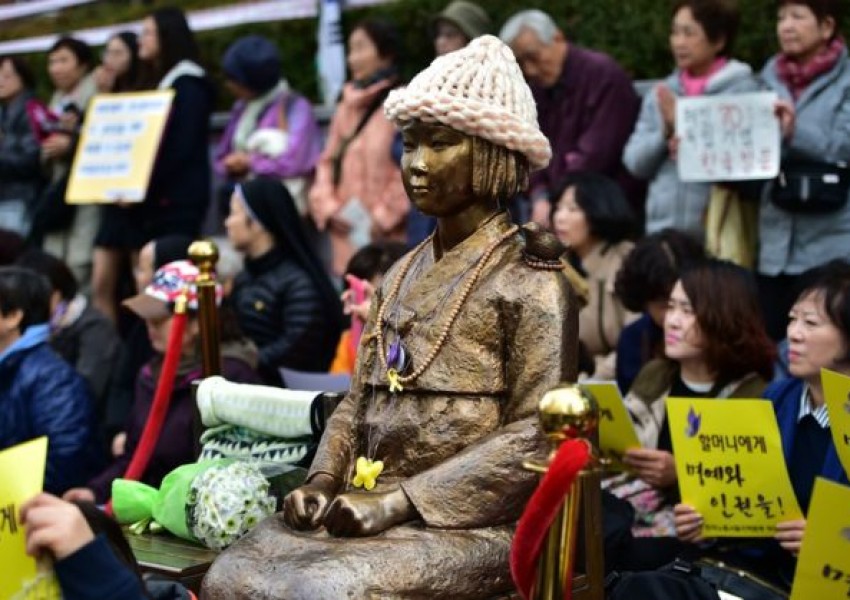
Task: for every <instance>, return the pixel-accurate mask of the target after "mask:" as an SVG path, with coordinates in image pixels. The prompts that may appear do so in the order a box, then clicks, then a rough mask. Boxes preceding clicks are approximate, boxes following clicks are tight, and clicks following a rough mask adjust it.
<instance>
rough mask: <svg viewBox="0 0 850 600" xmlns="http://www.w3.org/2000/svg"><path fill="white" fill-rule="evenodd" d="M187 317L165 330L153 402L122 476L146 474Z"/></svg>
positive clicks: (134, 477)
mask: <svg viewBox="0 0 850 600" xmlns="http://www.w3.org/2000/svg"><path fill="white" fill-rule="evenodd" d="M186 320H187V317H186V314H185V313H176V314H175V315H174V317H173V319H172V321H171V329H170V331H169V332H168V348H167V349H166V352H165V358H164V359H163V361H162V371H161V372H160V374H159V381H157V384H156V393H155V394H154V397H153V404H152V405H151V410H150V412H149V413H148V419H147V421H146V422H145V428H144V429H143V430H142V435H141V437H140V438H139V444H138V446H136V451H135V452H133V458H132V459H131V460H130V464H129V465H128V466H127V471H126V472H125V473H124V479H132V480H134V481H138V480H139V479H140V478H141V477H142V475H144V474H145V470H146V469H147V468H148V463H149V462H150V460H151V456H153V451H154V448H156V444H157V442H158V441H159V434H160V432H161V431H162V425H163V423H164V422H165V415H167V414H168V407H169V405H170V404H171V392H172V391H173V390H174V378H175V377H176V375H177V366H178V365H179V364H180V354H181V353H182V350H183V332H184V331H185V330H186ZM106 511H107V513H109V514H110V515H111V514H112V500H110V501H109V503H108V504H107V506H106Z"/></svg>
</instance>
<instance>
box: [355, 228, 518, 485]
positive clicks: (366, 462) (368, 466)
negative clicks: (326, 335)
mask: <svg viewBox="0 0 850 600" xmlns="http://www.w3.org/2000/svg"><path fill="white" fill-rule="evenodd" d="M518 230H519V227H517V226H516V225H514V226H512V227H511V228H510V229H508V231H506V232H505V233H503V234H502V235H501V236H499V237H498V238H496V239H495V240H493V242H491V243H490V245H489V246H487V248H486V249H485V250H484V253H483V254H482V255H481V258H479V259H478V263H477V264H476V265H475V269H474V270H473V271H472V275H471V276H470V277H469V279H467V280H466V283H465V284H464V287H463V290H462V291H461V293H460V296H458V299H457V301H456V302H455V303H454V306H453V307H452V309H451V311H450V312H449V318H448V320H447V321H446V323H445V325H443V329H442V330H441V331H440V335H439V336H438V337H437V341H436V343H435V344H434V347H433V348H431V350H430V351H429V352H428V354H427V355H426V357H425V360H423V361H422V363H421V364H419V365H418V366H417V367H416V369H414V371H413V372H412V373H410V374H408V375H402V372H403V371H404V369H405V367H406V365H407V363H408V357H407V354H406V351H405V350H404V347H403V346H402V344H401V341H400V340H399V337H398V335H396V339H395V340H394V341H393V342H392V344H390V347H389V348H388V349H386V350H385V349H384V333H383V326H384V322H385V321H386V312H387V307H388V306H389V305H390V304H391V303H392V301H393V299H395V298H396V297H397V296H398V293H399V290H400V289H401V285H402V283H403V282H404V279H405V277H406V276H407V273H408V271H409V270H410V267H411V266H412V265H413V262H414V260H415V259H416V257H417V256H419V253H420V252H421V251H422V249H423V248H425V247H426V246H427V245H428V244H429V243H431V242H432V241H433V239H434V234H433V233H432V234H431V235H430V236H428V237H427V238H426V239H425V241H423V242H422V243H420V244H419V245H418V246H416V248H414V250H413V251H412V252H411V253H410V254H409V255H408V257H407V259H406V260H405V261H404V263H403V264H402V265H401V267H400V269H399V273H398V275H397V276H396V278H395V281H394V282H393V286H392V288H390V291H389V293H388V294H387V297H386V298H385V299H384V301H383V302H382V303H381V305H380V307H379V308H378V317H377V324H376V329H377V331H376V332H375V337H376V341H377V345H378V360H379V361H380V363H381V368H382V369H383V371H384V373H386V377H387V382H388V383H389V390H390V394H392V396H393V398H394V397H395V394H396V392H401V391H403V390H404V384H406V383H409V382H411V381H414V380H415V379H416V378H418V377H419V376H420V375H422V373H424V372H425V370H426V369H427V368H428V367H429V366H430V365H431V363H432V362H433V361H434V359H435V358H436V357H437V354H439V352H440V350H442V348H443V346H444V345H445V343H446V340H447V339H448V337H449V331H450V330H451V328H452V325H454V322H455V320H456V319H457V317H458V315H459V314H460V310H461V308H463V305H464V303H465V302H466V300H467V298H468V297H469V294H470V293H471V292H472V288H473V287H474V286H475V283H476V282H477V281H478V278H479V277H480V276H481V273H482V271H483V270H484V266H485V265H486V264H487V262H488V261H489V259H490V256H491V255H492V254H493V252H494V251H495V250H496V248H498V247H499V246H500V245H501V244H502V243H503V242H505V241H506V240H508V239H509V238H510V237H512V236H513V235H514V234H516V232H517V231H518ZM373 390H374V387H373ZM369 437H370V438H371V432H370V436H369ZM369 445H370V446H371V445H372V442H371V440H370V443H369ZM374 445H375V450H377V442H375V443H374ZM367 452H369V453H372V452H373V451H372V450H371V449H370V448H367ZM355 469H356V471H355V476H354V479H353V480H352V484H353V485H354V486H355V487H364V488H365V489H367V490H371V489H372V488H374V487H375V480H376V479H377V478H378V476H379V475H380V474H381V471H383V469H384V463H383V461H380V460H374V459H373V458H370V457H369V456H360V457H358V458H357V462H356V465H355Z"/></svg>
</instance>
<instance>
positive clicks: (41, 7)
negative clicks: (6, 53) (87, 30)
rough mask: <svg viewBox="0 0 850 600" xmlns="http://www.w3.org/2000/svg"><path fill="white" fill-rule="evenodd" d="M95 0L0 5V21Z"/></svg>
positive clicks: (40, 1)
mask: <svg viewBox="0 0 850 600" xmlns="http://www.w3.org/2000/svg"><path fill="white" fill-rule="evenodd" d="M94 1H95V0H29V2H25V3H23V4H13V5H11V6H0V21H8V20H9V19H20V18H21V17H29V16H32V15H40V14H42V13H47V12H51V11H54V10H62V9H65V8H70V7H71V6H77V5H79V4H90V3H92V2H94Z"/></svg>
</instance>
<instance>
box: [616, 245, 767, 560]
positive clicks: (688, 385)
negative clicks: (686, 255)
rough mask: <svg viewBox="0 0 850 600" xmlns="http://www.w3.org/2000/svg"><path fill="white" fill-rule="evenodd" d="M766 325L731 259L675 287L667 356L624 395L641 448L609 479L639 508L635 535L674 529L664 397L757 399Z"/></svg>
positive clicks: (749, 282)
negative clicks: (622, 472)
mask: <svg viewBox="0 0 850 600" xmlns="http://www.w3.org/2000/svg"><path fill="white" fill-rule="evenodd" d="M761 323H762V321H761V316H760V313H759V308H758V300H757V297H756V290H755V283H754V281H753V279H752V277H751V275H750V274H749V273H748V272H747V271H745V270H744V269H742V268H740V267H737V266H735V265H733V264H732V263H729V262H723V261H717V260H711V261H705V262H703V263H700V264H698V265H696V266H693V267H691V268H689V269H687V270H686V271H685V272H684V273H683V275H682V277H681V278H680V279H679V281H677V282H676V284H675V285H674V287H673V291H672V292H671V294H670V299H669V301H668V304H667V312H666V314H665V318H664V352H665V357H664V358H661V359H657V360H653V361H650V362H649V363H647V364H646V366H644V367H643V368H642V369H641V371H640V372H639V373H638V376H637V378H636V379H635V382H634V384H633V385H632V388H631V390H630V391H629V394H628V395H627V396H626V399H625V403H626V407H627V408H628V410H629V412H630V413H631V416H632V418H633V420H634V422H635V429H636V432H637V434H638V438H639V439H640V441H641V445H642V447H641V448H634V449H631V450H628V451H627V452H626V453H625V455H624V456H623V462H624V463H625V464H626V466H627V467H628V468H629V471H630V473H629V474H628V475H625V476H620V477H619V478H617V479H615V480H613V481H612V482H611V483H610V489H611V491H612V492H613V493H614V494H615V495H617V496H619V497H621V498H624V499H627V500H629V501H630V502H631V503H632V504H633V505H634V506H635V509H636V522H635V525H634V527H633V533H634V534H635V535H636V536H640V537H672V536H674V535H675V527H674V523H673V512H672V507H673V503H674V502H676V501H677V496H676V488H675V484H676V469H675V464H674V461H673V453H672V441H671V437H670V428H669V426H668V424H667V416H666V412H665V400H666V399H667V397H669V396H676V397H688V398H729V397H743V398H756V397H759V396H760V395H761V392H762V390H764V388H765V386H766V385H767V381H768V380H769V379H770V378H771V376H772V373H773V357H774V349H773V344H772V342H771V341H770V339H769V338H768V337H767V334H766V333H765V331H764V327H763V326H762V324H761ZM659 551H661V546H660V545H659ZM659 560H660V559H659Z"/></svg>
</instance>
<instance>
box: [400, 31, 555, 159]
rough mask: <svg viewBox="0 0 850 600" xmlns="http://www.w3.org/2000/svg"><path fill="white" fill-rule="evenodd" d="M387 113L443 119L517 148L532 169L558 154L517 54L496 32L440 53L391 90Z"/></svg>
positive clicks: (403, 118) (408, 118)
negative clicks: (539, 121)
mask: <svg viewBox="0 0 850 600" xmlns="http://www.w3.org/2000/svg"><path fill="white" fill-rule="evenodd" d="M384 113H385V114H386V115H387V118H388V119H389V120H390V121H392V122H393V123H395V124H396V125H399V124H401V123H404V122H407V121H412V120H420V121H424V122H426V123H441V124H443V125H446V126H448V127H451V128H452V129H456V130H457V131H461V132H463V133H465V134H467V135H472V136H477V137H480V138H482V139H485V140H488V141H489V142H492V143H493V144H495V145H496V146H502V147H505V148H508V149H509V150H515V151H517V152H520V153H522V154H524V155H525V156H526V158H527V159H528V162H529V164H530V166H531V169H532V170H539V169H542V168H544V167H546V165H548V164H549V159H550V158H551V157H552V149H551V147H550V146H549V140H547V139H546V136H544V135H543V133H541V131H540V127H539V126H538V124H537V108H536V106H535V104H534V98H533V97H532V96H531V90H530V89H529V88H528V85H527V84H526V83H525V79H524V78H523V76H522V71H520V68H519V65H518V64H517V62H516V59H515V58H514V54H513V52H511V49H510V48H508V47H507V46H506V45H505V44H504V43H502V42H501V41H500V40H499V39H498V38H496V37H494V36H492V35H484V36H481V37H479V38H476V39H474V40H472V41H471V42H470V43H469V45H467V46H466V47H465V48H461V49H460V50H457V51H455V52H449V53H448V54H446V55H444V56H439V57H437V58H436V59H434V62H432V63H431V66H429V67H428V68H427V69H425V70H424V71H422V72H420V73H419V74H418V75H417V76H416V77H414V78H413V80H412V81H411V82H410V84H409V85H408V86H407V87H404V88H399V89H396V90H393V91H392V92H390V95H389V96H388V97H387V100H386V102H384Z"/></svg>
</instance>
